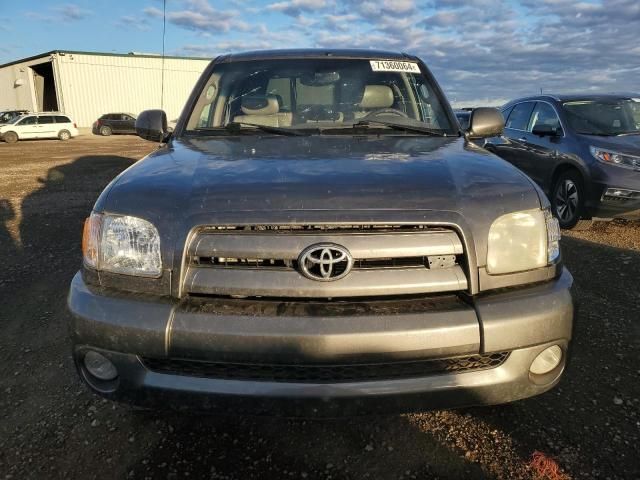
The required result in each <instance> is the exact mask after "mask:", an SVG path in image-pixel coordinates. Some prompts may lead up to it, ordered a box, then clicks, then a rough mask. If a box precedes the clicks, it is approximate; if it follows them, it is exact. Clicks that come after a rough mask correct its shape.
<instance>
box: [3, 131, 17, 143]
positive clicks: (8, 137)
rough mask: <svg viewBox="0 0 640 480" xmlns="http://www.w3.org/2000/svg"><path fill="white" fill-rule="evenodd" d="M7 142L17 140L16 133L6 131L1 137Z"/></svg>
mask: <svg viewBox="0 0 640 480" xmlns="http://www.w3.org/2000/svg"><path fill="white" fill-rule="evenodd" d="M2 138H4V141H5V142H7V143H16V142H17V141H18V134H17V133H16V132H7V133H5V134H4V136H3V137H2Z"/></svg>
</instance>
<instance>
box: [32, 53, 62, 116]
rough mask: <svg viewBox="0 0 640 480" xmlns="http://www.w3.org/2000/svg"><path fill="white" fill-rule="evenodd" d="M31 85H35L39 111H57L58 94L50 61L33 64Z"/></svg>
mask: <svg viewBox="0 0 640 480" xmlns="http://www.w3.org/2000/svg"><path fill="white" fill-rule="evenodd" d="M31 69H32V70H33V85H34V86H35V92H36V102H37V106H38V111H39V112H56V111H58V95H57V92H56V84H55V82H54V80H53V66H52V64H51V62H46V63H41V64H40V65H33V66H32V67H31Z"/></svg>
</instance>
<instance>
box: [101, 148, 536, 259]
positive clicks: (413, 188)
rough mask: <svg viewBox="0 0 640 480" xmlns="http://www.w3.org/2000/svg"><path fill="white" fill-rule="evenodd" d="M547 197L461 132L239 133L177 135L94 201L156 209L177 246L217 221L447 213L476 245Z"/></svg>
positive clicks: (133, 211) (431, 217)
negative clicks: (496, 225) (506, 218)
mask: <svg viewBox="0 0 640 480" xmlns="http://www.w3.org/2000/svg"><path fill="white" fill-rule="evenodd" d="M537 207H540V199H539V197H538V193H537V190H536V189H535V187H534V186H533V185H532V183H531V181H530V180H529V179H528V177H526V176H525V175H524V174H522V173H521V172H520V171H518V170H517V169H515V168H514V167H513V166H511V165H510V164H508V163H507V162H505V161H503V160H501V159H500V158H498V157H496V156H494V155H492V154H490V153H488V152H486V151H485V150H483V149H480V148H478V147H476V146H475V145H472V144H470V143H467V142H465V140H464V139H463V138H458V137H455V138H441V137H423V136H421V137H417V136H375V137H374V136H368V137H352V136H326V137H324V136H309V137H284V136H264V137H262V136H241V137H226V138H219V137H218V138H206V139H203V138H193V139H180V140H175V141H173V143H172V144H171V145H169V146H168V147H167V148H165V149H161V150H159V151H157V152H155V153H153V154H151V155H150V156H148V157H147V158H145V159H144V160H141V161H139V162H137V163H136V164H134V165H132V166H131V167H130V168H129V169H127V170H126V171H124V172H123V173H122V174H121V175H120V176H119V177H117V178H116V179H115V180H114V182H112V184H111V185H110V187H108V188H107V190H105V192H104V193H103V195H102V196H101V198H100V199H99V200H98V202H97V203H96V206H95V210H96V211H108V212H114V213H121V214H128V215H135V216H139V217H142V218H146V219H148V220H149V221H151V222H152V223H154V224H155V225H156V227H157V228H158V230H159V231H160V235H161V238H168V239H170V240H171V242H170V243H174V244H177V245H179V244H180V242H181V241H183V239H184V238H185V237H186V234H187V233H188V231H189V230H190V229H191V228H193V227H194V226H197V225H206V224H216V223H223V224H247V223H254V224H275V223H300V222H303V223H304V222H336V221H341V222H343V221H346V222H354V223H355V222H381V221H385V222H387V221H398V222H399V221H436V222H438V221H440V222H442V223H457V224H460V225H461V228H464V230H465V231H466V234H467V235H469V236H470V237H476V238H479V239H483V240H482V242H481V244H480V245H476V247H477V248H478V247H482V246H483V242H484V241H485V240H484V239H486V235H487V233H488V228H489V226H490V225H491V223H492V222H493V220H494V219H495V218H497V217H499V216H500V215H502V214H504V213H508V212H512V211H517V210H526V209H531V208H537ZM176 249H177V250H179V246H176ZM483 259H484V250H483V249H482V248H479V252H478V260H479V261H480V262H479V264H482V263H481V262H482V261H483Z"/></svg>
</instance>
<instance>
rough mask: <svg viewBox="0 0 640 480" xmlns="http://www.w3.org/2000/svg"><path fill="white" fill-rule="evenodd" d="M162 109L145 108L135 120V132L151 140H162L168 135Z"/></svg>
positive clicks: (165, 118) (164, 114) (165, 116)
mask: <svg viewBox="0 0 640 480" xmlns="http://www.w3.org/2000/svg"><path fill="white" fill-rule="evenodd" d="M168 133H169V132H168V131H167V114H166V113H165V112H164V110H145V111H144V112H142V113H141V114H140V115H138V119H137V120H136V134H137V135H138V136H139V137H140V138H144V139H145V140H150V141H152V142H162V141H163V140H164V139H165V137H166V136H167V135H168Z"/></svg>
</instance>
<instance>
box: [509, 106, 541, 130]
mask: <svg viewBox="0 0 640 480" xmlns="http://www.w3.org/2000/svg"><path fill="white" fill-rule="evenodd" d="M533 106H534V102H524V103H519V104H518V105H516V106H515V107H513V110H511V114H510V115H509V119H508V120H507V124H506V125H505V128H511V129H513V130H526V129H527V126H528V125H529V118H530V117H531V112H532V111H533Z"/></svg>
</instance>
